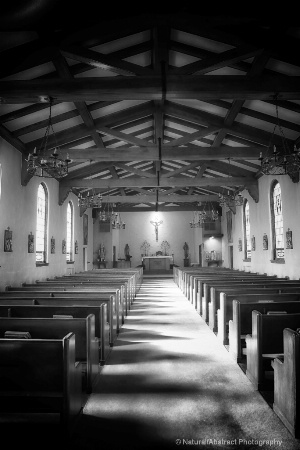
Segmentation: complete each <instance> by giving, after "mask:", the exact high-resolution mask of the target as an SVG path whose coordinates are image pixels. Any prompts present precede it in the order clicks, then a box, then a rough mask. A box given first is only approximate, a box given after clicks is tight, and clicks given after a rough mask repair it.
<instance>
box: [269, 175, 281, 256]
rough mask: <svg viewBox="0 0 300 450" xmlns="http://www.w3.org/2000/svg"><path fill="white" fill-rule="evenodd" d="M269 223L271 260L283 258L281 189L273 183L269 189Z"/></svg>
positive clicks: (277, 184) (276, 183) (276, 182)
mask: <svg viewBox="0 0 300 450" xmlns="http://www.w3.org/2000/svg"><path fill="white" fill-rule="evenodd" d="M270 206H271V223H272V247H273V259H283V258H284V240H283V215H282V201H281V187H280V184H279V183H278V181H275V182H274V183H273V184H272V187H271V205H270Z"/></svg>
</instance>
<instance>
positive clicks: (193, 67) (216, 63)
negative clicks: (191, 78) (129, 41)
mask: <svg viewBox="0 0 300 450" xmlns="http://www.w3.org/2000/svg"><path fill="white" fill-rule="evenodd" d="M258 52H260V50H259V49H257V48H256V47H253V46H250V45H242V46H240V47H237V48H233V49H230V50H227V51H225V52H222V53H218V54H216V55H213V56H210V57H207V58H205V59H202V60H201V61H196V62H193V63H191V64H187V65H185V66H183V67H180V68H179V69H177V70H176V73H177V74H180V75H191V74H193V73H196V72H197V74H198V75H200V74H201V75H204V74H206V73H209V72H212V71H213V70H216V69H220V68H221V67H226V66H228V65H231V64H233V63H235V62H237V61H241V60H244V59H248V58H252V57H253V56H255V55H256V54H257V53H258Z"/></svg>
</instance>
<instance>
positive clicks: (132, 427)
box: [68, 415, 175, 450]
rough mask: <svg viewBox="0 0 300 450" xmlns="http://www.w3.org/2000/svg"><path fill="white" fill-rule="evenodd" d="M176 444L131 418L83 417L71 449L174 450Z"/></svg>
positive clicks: (154, 429) (74, 435) (72, 438)
mask: <svg viewBox="0 0 300 450" xmlns="http://www.w3.org/2000/svg"><path fill="white" fill-rule="evenodd" d="M172 448H175V444H174V442H167V440H166V439H165V438H164V437H160V436H158V430H157V429H156V427H154V426H151V425H149V424H147V425H146V424H145V423H143V422H142V421H141V420H138V419H131V418H128V417H122V416H119V417H114V418H109V419H108V418H103V417H95V416H88V415H83V416H82V418H81V420H80V423H79V426H78V427H77V429H76V431H75V432H74V434H73V436H71V438H70V441H69V447H68V450H69V449H70V450H71V449H72V450H101V449H103V450H154V449H161V450H171V449H172Z"/></svg>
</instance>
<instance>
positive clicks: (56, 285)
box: [7, 277, 134, 324]
mask: <svg viewBox="0 0 300 450" xmlns="http://www.w3.org/2000/svg"><path fill="white" fill-rule="evenodd" d="M37 286H39V287H41V289H45V287H46V289H47V288H49V290H51V289H53V290H55V289H57V290H58V289H66V290H68V289H70V288H74V289H82V290H93V291H99V292H102V291H103V292H109V291H111V292H112V293H114V292H115V293H116V295H117V296H118V297H119V304H120V308H121V312H122V324H123V323H124V318H125V316H126V315H127V314H128V310H129V309H130V306H131V304H132V303H133V299H134V294H133V291H132V290H131V289H130V288H129V286H128V280H126V279H123V278H122V279H110V278H104V279H103V280H99V279H98V277H97V278H96V279H95V280H90V279H86V278H81V277H65V278H63V279H58V280H57V279H54V280H48V281H37V282H36V283H34V284H26V283H23V284H22V286H21V288H18V289H22V288H25V289H27V290H28V289H29V290H30V288H34V289H36V288H37ZM7 290H16V288H14V287H7Z"/></svg>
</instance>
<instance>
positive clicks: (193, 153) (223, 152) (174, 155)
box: [49, 144, 267, 170]
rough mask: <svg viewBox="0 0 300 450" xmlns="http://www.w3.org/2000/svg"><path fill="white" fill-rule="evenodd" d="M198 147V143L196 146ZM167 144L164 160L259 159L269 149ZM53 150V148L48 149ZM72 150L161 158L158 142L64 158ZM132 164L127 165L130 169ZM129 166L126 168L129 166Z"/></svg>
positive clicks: (106, 157) (94, 156)
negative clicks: (156, 143)
mask: <svg viewBox="0 0 300 450" xmlns="http://www.w3.org/2000/svg"><path fill="white" fill-rule="evenodd" d="M195 147H196V146H195ZM195 147H192V146H186V147H173V148H170V147H166V146H165V145H163V146H162V156H161V159H162V161H174V160H184V161H199V160H219V159H223V160H225V159H228V158H230V159H231V160H235V161H242V160H245V159H249V160H258V158H259V155H260V152H261V151H262V153H263V154H265V153H266V152H267V147H266V148H265V149H264V150H262V147H254V146H253V147H214V148H211V147H200V146H198V147H196V148H195ZM49 153H51V152H49ZM67 154H69V157H70V159H71V160H74V161H78V162H79V161H86V160H92V161H103V162H104V161H114V162H116V163H117V162H121V161H123V162H126V161H159V154H158V148H157V146H154V145H151V144H148V145H147V147H129V148H128V147H118V148H106V149H105V150H103V149H101V148H100V149H63V150H60V156H61V157H62V158H65V157H66V156H67ZM129 169H130V166H128V170H129ZM126 170H127V169H126Z"/></svg>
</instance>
